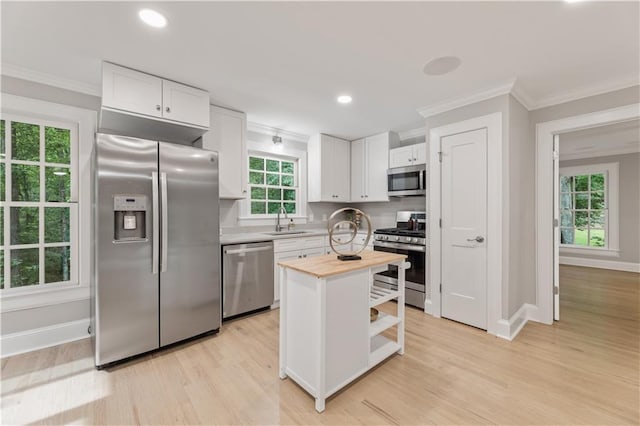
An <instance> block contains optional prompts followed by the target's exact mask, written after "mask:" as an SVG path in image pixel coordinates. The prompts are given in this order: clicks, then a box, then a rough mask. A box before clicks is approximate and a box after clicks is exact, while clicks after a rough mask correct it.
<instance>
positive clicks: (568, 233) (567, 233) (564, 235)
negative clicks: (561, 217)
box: [560, 228, 575, 244]
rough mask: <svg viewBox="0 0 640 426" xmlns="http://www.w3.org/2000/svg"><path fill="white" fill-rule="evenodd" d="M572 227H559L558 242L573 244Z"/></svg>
mask: <svg viewBox="0 0 640 426" xmlns="http://www.w3.org/2000/svg"><path fill="white" fill-rule="evenodd" d="M574 231H575V230H574V229H573V228H561V229H560V244H573V241H574V240H575V236H574Z"/></svg>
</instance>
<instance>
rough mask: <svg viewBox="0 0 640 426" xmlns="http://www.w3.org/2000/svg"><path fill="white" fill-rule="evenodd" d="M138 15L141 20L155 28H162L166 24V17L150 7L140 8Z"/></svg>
mask: <svg viewBox="0 0 640 426" xmlns="http://www.w3.org/2000/svg"><path fill="white" fill-rule="evenodd" d="M138 16H139V17H140V19H142V22H144V23H145V24H147V25H149V26H152V27H155V28H163V27H165V26H166V25H167V18H165V17H164V15H163V14H161V13H160V12H156V11H155V10H152V9H140V12H138Z"/></svg>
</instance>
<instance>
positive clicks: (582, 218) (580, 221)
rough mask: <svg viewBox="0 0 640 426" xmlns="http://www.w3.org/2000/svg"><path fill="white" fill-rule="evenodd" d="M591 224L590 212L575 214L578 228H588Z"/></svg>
mask: <svg viewBox="0 0 640 426" xmlns="http://www.w3.org/2000/svg"><path fill="white" fill-rule="evenodd" d="M588 222H589V212H575V224H576V228H586V226H587V225H588Z"/></svg>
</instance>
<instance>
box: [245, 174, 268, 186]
mask: <svg viewBox="0 0 640 426" xmlns="http://www.w3.org/2000/svg"><path fill="white" fill-rule="evenodd" d="M249 183H252V184H254V185H264V173H258V172H249Z"/></svg>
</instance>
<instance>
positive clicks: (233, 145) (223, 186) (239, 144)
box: [202, 105, 247, 199]
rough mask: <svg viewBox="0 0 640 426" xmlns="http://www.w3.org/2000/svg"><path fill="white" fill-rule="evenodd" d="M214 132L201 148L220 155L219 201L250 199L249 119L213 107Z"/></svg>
mask: <svg viewBox="0 0 640 426" xmlns="http://www.w3.org/2000/svg"><path fill="white" fill-rule="evenodd" d="M210 108H211V129H210V130H209V131H208V132H207V133H205V134H204V135H203V136H202V147H203V148H204V149H209V150H212V151H217V152H218V158H219V164H220V168H219V182H220V198H227V199H241V198H245V197H246V196H247V116H246V114H245V113H243V112H238V111H232V110H228V109H225V108H220V107H217V106H213V105H211V107H210Z"/></svg>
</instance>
